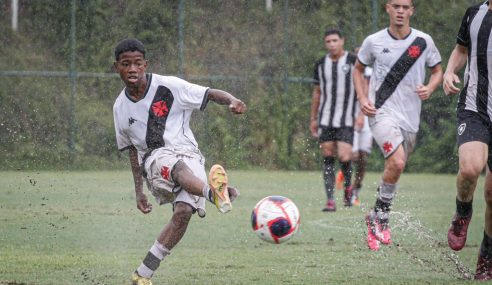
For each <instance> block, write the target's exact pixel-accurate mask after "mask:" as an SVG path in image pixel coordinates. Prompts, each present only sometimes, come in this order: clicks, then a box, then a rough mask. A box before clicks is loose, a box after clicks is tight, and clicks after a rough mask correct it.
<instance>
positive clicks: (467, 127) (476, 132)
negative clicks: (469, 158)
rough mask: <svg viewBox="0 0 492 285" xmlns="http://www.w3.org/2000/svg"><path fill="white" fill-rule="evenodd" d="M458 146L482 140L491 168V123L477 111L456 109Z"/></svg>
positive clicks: (490, 167) (491, 167)
mask: <svg viewBox="0 0 492 285" xmlns="http://www.w3.org/2000/svg"><path fill="white" fill-rule="evenodd" d="M456 128H457V132H456V143H457V144H458V147H459V146H461V145H462V144H464V143H467V142H476V141H478V142H483V143H484V144H486V145H488V147H489V157H488V158H487V165H488V166H489V169H491V170H492V125H491V123H490V122H489V121H488V120H486V119H484V118H482V117H481V116H480V115H479V114H478V113H477V112H473V111H468V110H458V112H457V121H456Z"/></svg>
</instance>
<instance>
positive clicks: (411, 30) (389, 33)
mask: <svg viewBox="0 0 492 285" xmlns="http://www.w3.org/2000/svg"><path fill="white" fill-rule="evenodd" d="M386 31H387V32H388V35H390V37H391V38H393V39H394V40H395V41H403V40H406V39H407V38H408V37H409V36H410V35H411V34H412V32H413V29H412V28H410V33H408V35H406V36H404V37H403V39H398V38H396V37H395V36H393V35H392V34H391V32H390V29H389V28H386Z"/></svg>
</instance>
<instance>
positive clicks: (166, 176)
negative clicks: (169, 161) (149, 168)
mask: <svg viewBox="0 0 492 285" xmlns="http://www.w3.org/2000/svg"><path fill="white" fill-rule="evenodd" d="M169 174H170V171H169V167H167V166H163V167H162V169H161V176H162V178H164V179H166V180H167V181H169Z"/></svg>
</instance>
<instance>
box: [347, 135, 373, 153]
mask: <svg viewBox="0 0 492 285" xmlns="http://www.w3.org/2000/svg"><path fill="white" fill-rule="evenodd" d="M371 149H372V134H371V131H370V129H368V130H365V129H362V130H360V131H355V132H354V144H353V146H352V152H359V151H363V152H366V153H371Z"/></svg>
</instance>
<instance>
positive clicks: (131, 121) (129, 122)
mask: <svg viewBox="0 0 492 285" xmlns="http://www.w3.org/2000/svg"><path fill="white" fill-rule="evenodd" d="M136 121H137V120H135V119H134V118H132V117H130V118H128V125H129V126H131V125H133V123H135V122H136Z"/></svg>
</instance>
